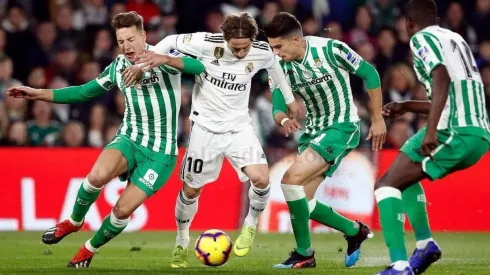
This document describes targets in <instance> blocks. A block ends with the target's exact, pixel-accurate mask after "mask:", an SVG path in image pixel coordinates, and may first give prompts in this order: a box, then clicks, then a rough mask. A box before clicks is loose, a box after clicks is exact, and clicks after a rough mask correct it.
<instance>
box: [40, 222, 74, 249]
mask: <svg viewBox="0 0 490 275" xmlns="http://www.w3.org/2000/svg"><path fill="white" fill-rule="evenodd" d="M82 227H83V222H82V224H80V226H76V225H73V224H72V223H71V222H70V221H69V220H64V221H62V222H60V223H58V224H57V225H56V226H55V227H51V228H50V229H48V230H46V232H44V234H43V236H42V238H41V239H42V241H43V243H45V244H56V243H59V242H60V241H61V240H62V239H63V238H64V237H66V236H68V235H70V234H71V233H73V232H77V231H78V230H80V229H81V228H82Z"/></svg>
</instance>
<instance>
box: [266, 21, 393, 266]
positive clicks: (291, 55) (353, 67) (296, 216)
mask: <svg viewBox="0 0 490 275" xmlns="http://www.w3.org/2000/svg"><path fill="white" fill-rule="evenodd" d="M265 33H266V36H267V38H268V39H269V44H270V46H271V47H272V49H273V51H274V53H275V54H276V55H278V56H279V57H280V58H281V60H280V64H281V66H282V68H283V70H284V72H285V73H286V78H287V79H288V82H289V85H290V86H291V88H292V90H293V91H294V92H295V93H296V94H297V95H299V96H300V97H301V98H302V99H303V102H304V103H305V105H306V110H307V121H306V131H305V133H304V134H303V135H302V136H301V138H300V140H299V145H298V147H299V155H298V157H297V158H296V160H295V162H294V163H293V164H292V166H291V167H290V168H289V169H288V171H286V173H285V175H284V177H283V179H282V184H281V187H282V190H283V193H284V197H285V199H286V202H287V204H288V207H289V212H290V214H291V224H292V227H293V232H294V237H295V239H296V249H294V250H293V251H292V252H291V253H290V257H289V258H288V259H286V260H285V261H284V262H283V263H281V264H277V265H275V266H274V267H275V268H306V267H315V266H316V261H315V257H314V251H313V249H312V248H311V241H310V231H309V226H308V223H309V219H313V220H315V221H318V222H320V223H322V224H325V225H328V226H330V227H332V228H335V229H337V230H339V231H341V232H343V233H344V234H345V238H346V240H347V244H348V248H347V253H346V256H345V265H346V266H347V267H350V266H353V265H354V264H355V263H356V262H357V260H358V259H359V255H360V247H361V244H362V242H364V240H366V239H367V237H368V236H369V235H370V233H371V232H370V230H369V228H368V227H367V226H366V225H364V224H362V223H360V222H354V221H351V220H349V219H347V218H345V217H343V216H341V215H339V214H338V213H337V212H335V211H334V210H333V209H332V208H331V207H330V206H328V205H325V204H323V203H321V202H318V201H316V200H315V199H313V195H314V193H315V191H316V189H317V188H318V185H319V184H320V183H321V182H322V181H323V180H324V177H325V176H332V174H333V173H334V171H335V170H336V169H337V167H338V166H339V164H340V162H341V160H342V158H344V157H345V156H346V155H347V154H348V153H349V152H351V151H352V150H354V149H355V148H356V147H357V146H358V144H359V139H360V131H359V117H358V115H357V108H356V106H355V105H354V102H353V98H352V91H351V88H350V84H349V74H351V73H352V74H355V75H357V76H359V77H361V78H362V79H363V80H364V81H365V84H366V87H367V89H368V93H369V97H370V99H371V106H372V125H371V129H370V131H369V136H368V139H372V141H373V145H372V148H373V150H380V149H381V148H382V144H383V143H384V141H385V137H386V126H385V122H384V119H383V116H382V96H381V85H380V79H379V75H378V73H377V71H376V70H375V69H374V67H373V66H371V65H370V64H369V63H367V62H365V61H364V60H362V58H361V57H360V56H359V55H358V54H357V53H356V52H354V51H353V50H351V49H350V48H349V47H348V46H347V45H346V44H344V43H342V42H340V41H336V40H332V39H327V38H321V37H314V36H308V37H303V34H302V31H301V24H300V23H299V22H298V20H296V18H295V17H294V16H293V15H291V14H289V13H284V12H283V13H279V14H278V15H276V16H275V17H274V18H273V19H272V20H271V22H269V24H268V25H267V26H266V28H265ZM270 85H271V90H272V91H273V105H274V108H273V109H274V110H273V112H274V114H273V115H274V119H275V121H276V123H277V124H279V125H282V126H283V127H284V128H285V130H286V132H287V133H290V132H291V131H293V130H297V129H298V127H299V124H298V122H297V121H296V120H294V119H291V118H289V117H288V116H287V115H286V112H287V109H286V106H285V102H284V98H282V95H281V93H280V91H279V89H278V87H277V86H276V85H275V84H274V83H273V82H272V81H270Z"/></svg>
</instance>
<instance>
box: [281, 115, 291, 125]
mask: <svg viewBox="0 0 490 275" xmlns="http://www.w3.org/2000/svg"><path fill="white" fill-rule="evenodd" d="M288 120H289V117H285V118H283V119H282V120H281V126H283V127H284V123H286V121H288Z"/></svg>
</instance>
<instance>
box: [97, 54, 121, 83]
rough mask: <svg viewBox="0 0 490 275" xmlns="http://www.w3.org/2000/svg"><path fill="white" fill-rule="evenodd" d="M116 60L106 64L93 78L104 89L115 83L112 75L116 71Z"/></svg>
mask: <svg viewBox="0 0 490 275" xmlns="http://www.w3.org/2000/svg"><path fill="white" fill-rule="evenodd" d="M117 60H118V59H116V60H114V61H112V63H111V64H109V66H107V67H106V68H105V69H104V71H103V72H102V73H101V74H100V75H99V76H98V77H97V78H96V79H95V80H96V81H97V83H98V84H99V85H100V87H102V88H104V89H105V90H110V89H112V88H113V87H114V86H115V85H116V84H115V81H114V75H115V72H116V64H117Z"/></svg>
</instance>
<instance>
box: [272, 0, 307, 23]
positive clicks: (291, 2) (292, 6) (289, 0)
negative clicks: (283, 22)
mask: <svg viewBox="0 0 490 275" xmlns="http://www.w3.org/2000/svg"><path fill="white" fill-rule="evenodd" d="M279 3H281V6H282V11H285V12H289V13H291V14H294V15H295V16H296V19H298V21H299V22H303V21H305V20H306V19H307V18H308V17H311V16H312V15H313V12H312V11H311V10H308V9H306V8H304V7H303V6H302V5H301V4H300V3H301V1H298V0H279Z"/></svg>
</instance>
